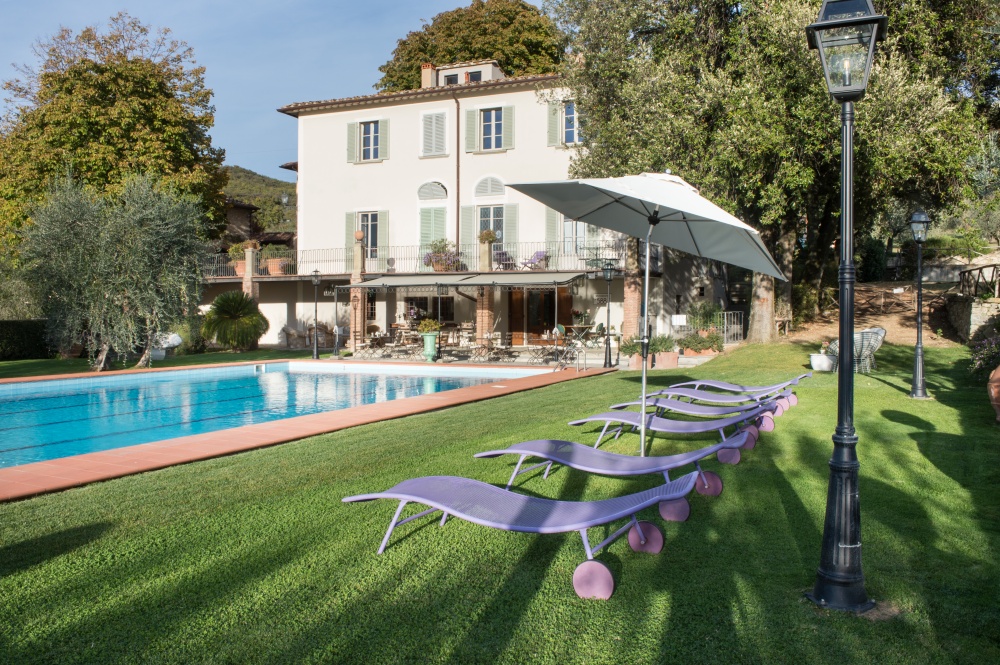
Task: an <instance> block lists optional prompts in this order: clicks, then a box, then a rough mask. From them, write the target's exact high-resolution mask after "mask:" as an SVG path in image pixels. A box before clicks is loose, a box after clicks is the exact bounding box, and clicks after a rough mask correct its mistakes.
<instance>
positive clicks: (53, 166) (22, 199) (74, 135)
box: [0, 13, 225, 247]
mask: <svg viewBox="0 0 1000 665" xmlns="http://www.w3.org/2000/svg"><path fill="white" fill-rule="evenodd" d="M169 35H170V31H169V30H167V29H162V30H160V31H158V32H157V33H156V34H155V35H151V32H150V28H149V27H148V26H145V25H143V24H142V23H140V22H139V21H138V20H137V19H135V18H133V17H131V16H129V15H128V14H125V13H120V14H118V15H116V16H114V17H113V18H112V19H111V20H110V22H109V24H108V26H107V29H106V30H105V31H103V32H102V31H100V30H99V29H97V28H93V27H89V28H86V29H84V30H82V31H81V32H80V33H79V34H73V33H72V32H71V31H70V30H68V29H65V28H64V29H62V30H61V31H60V32H59V33H57V34H56V35H55V36H53V37H52V38H50V39H49V40H47V41H44V42H40V43H38V44H36V45H35V49H34V51H35V54H36V56H37V57H38V59H39V63H38V64H37V65H36V66H35V67H30V66H22V67H20V68H19V69H18V71H19V74H20V77H19V78H14V79H11V80H8V81H5V82H4V84H3V87H4V90H5V91H6V92H7V93H8V95H9V98H8V99H6V100H5V101H6V103H7V106H6V111H5V114H4V116H3V119H2V123H0V245H3V246H6V247H10V246H12V245H14V244H15V243H16V239H17V234H18V230H19V229H20V228H21V227H23V226H24V225H25V223H26V222H27V221H28V211H29V209H30V208H31V207H32V206H33V205H37V204H38V203H39V202H40V201H41V200H42V198H43V197H44V196H45V193H46V191H47V188H48V186H49V185H50V184H51V182H52V181H53V180H54V179H55V178H58V177H60V176H64V175H65V174H66V173H67V172H72V174H73V177H74V178H77V179H78V180H80V181H81V182H83V183H85V184H87V185H88V186H90V187H92V188H94V189H95V190H96V191H99V192H108V193H116V192H121V191H122V190H123V187H124V183H125V181H126V180H127V179H128V177H129V174H132V173H136V172H144V173H151V174H157V175H158V176H159V177H162V178H163V179H164V181H165V182H167V183H169V184H170V185H172V186H173V187H175V188H176V189H177V190H178V191H179V192H182V193H188V194H192V195H194V196H195V197H196V198H197V199H198V201H199V202H200V205H201V206H202V208H203V211H204V213H205V214H206V215H207V218H208V219H209V220H210V221H212V222H213V223H214V224H216V225H218V227H219V228H220V229H221V228H222V227H224V224H225V214H224V199H223V195H222V188H223V186H224V185H225V172H224V171H223V170H222V169H221V165H222V161H223V157H224V151H222V150H221V149H218V148H214V147H213V146H212V142H211V137H210V136H209V133H208V132H209V130H210V129H211V127H212V126H213V124H214V111H215V109H214V107H213V106H212V105H211V97H212V92H211V90H209V89H208V88H206V87H205V82H204V68H202V67H198V66H195V62H194V58H193V54H192V51H191V49H190V48H188V47H187V46H186V45H185V44H184V43H183V42H178V41H174V40H171V39H170V38H169Z"/></svg>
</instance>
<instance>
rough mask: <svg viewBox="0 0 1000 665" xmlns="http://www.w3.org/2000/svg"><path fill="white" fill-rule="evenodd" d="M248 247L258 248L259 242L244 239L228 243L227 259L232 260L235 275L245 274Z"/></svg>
mask: <svg viewBox="0 0 1000 665" xmlns="http://www.w3.org/2000/svg"><path fill="white" fill-rule="evenodd" d="M248 249H260V244H259V243H258V242H257V241H256V240H244V241H242V242H237V243H234V244H232V245H230V246H229V249H228V250H226V253H227V254H229V260H230V261H232V262H233V269H234V270H236V276H237V277H242V276H243V275H245V274H246V266H247V254H246V250H248Z"/></svg>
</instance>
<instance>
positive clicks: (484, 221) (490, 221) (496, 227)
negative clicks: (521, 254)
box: [479, 206, 503, 242]
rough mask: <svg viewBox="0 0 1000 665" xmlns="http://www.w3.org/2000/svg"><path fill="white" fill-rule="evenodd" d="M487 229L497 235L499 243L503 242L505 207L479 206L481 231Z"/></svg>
mask: <svg viewBox="0 0 1000 665" xmlns="http://www.w3.org/2000/svg"><path fill="white" fill-rule="evenodd" d="M487 229H489V230H491V231H493V232H494V233H496V234H497V242H503V206H479V230H480V231H486V230H487Z"/></svg>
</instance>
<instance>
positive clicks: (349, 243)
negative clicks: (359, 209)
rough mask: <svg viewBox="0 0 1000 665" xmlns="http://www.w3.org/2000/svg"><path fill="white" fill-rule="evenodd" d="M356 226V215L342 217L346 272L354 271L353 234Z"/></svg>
mask: <svg viewBox="0 0 1000 665" xmlns="http://www.w3.org/2000/svg"><path fill="white" fill-rule="evenodd" d="M357 226H358V214H357V213H356V212H349V213H347V214H346V215H345V216H344V266H345V268H346V270H347V271H348V272H350V271H351V270H354V232H355V231H356V230H357Z"/></svg>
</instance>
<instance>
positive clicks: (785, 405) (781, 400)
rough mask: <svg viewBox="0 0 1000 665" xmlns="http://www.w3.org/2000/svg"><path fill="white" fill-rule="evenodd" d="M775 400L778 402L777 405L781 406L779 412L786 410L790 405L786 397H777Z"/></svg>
mask: <svg viewBox="0 0 1000 665" xmlns="http://www.w3.org/2000/svg"><path fill="white" fill-rule="evenodd" d="M775 401H776V402H777V403H778V406H780V407H781V412H782V413H784V412H785V411H788V409H789V408H790V407H791V406H792V403H791V402H789V401H788V399H787V398H785V397H779V398H778V399H777V400H775Z"/></svg>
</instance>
